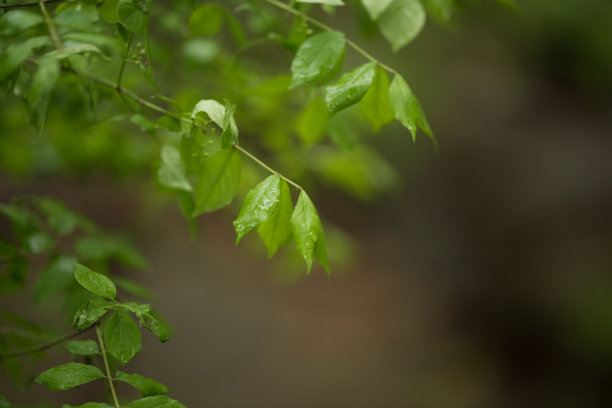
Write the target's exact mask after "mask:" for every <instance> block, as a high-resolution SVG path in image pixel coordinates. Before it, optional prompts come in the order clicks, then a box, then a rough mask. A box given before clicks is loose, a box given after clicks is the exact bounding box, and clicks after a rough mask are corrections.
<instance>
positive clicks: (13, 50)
mask: <svg viewBox="0 0 612 408" xmlns="http://www.w3.org/2000/svg"><path fill="white" fill-rule="evenodd" d="M50 43H51V40H50V39H49V37H34V38H29V39H27V40H25V41H23V42H20V43H17V44H13V45H11V46H10V47H8V49H7V50H6V51H5V52H4V56H3V58H2V59H1V60H0V82H1V81H4V79H5V78H6V77H8V76H9V75H10V74H11V73H12V72H13V71H15V70H16V69H17V68H19V65H21V64H22V63H23V61H25V60H26V59H27V58H28V57H29V56H30V54H31V53H32V51H34V50H35V49H36V48H40V47H43V46H45V45H49V44H50Z"/></svg>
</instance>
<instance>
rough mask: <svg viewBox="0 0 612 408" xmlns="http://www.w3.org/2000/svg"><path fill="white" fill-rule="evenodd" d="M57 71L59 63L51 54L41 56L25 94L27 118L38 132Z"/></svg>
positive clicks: (45, 115)
mask: <svg viewBox="0 0 612 408" xmlns="http://www.w3.org/2000/svg"><path fill="white" fill-rule="evenodd" d="M59 72H60V65H59V62H58V60H57V59H56V58H54V57H52V56H51V57H45V58H42V59H41V60H40V63H39V64H38V67H37V68H36V72H34V76H33V77H32V83H31V84H30V87H29V88H28V90H27V92H26V94H25V99H26V103H27V106H28V118H29V119H30V123H32V125H34V127H35V128H36V129H37V130H38V131H39V132H42V129H43V128H44V127H45V122H46V120H47V110H48V108H49V97H50V95H51V91H52V90H53V87H54V86H55V82H56V81H57V78H58V77H59Z"/></svg>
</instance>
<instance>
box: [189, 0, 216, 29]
mask: <svg viewBox="0 0 612 408" xmlns="http://www.w3.org/2000/svg"><path fill="white" fill-rule="evenodd" d="M223 14H224V13H223V8H221V7H219V6H217V5H216V4H211V3H207V4H204V5H201V6H199V7H197V8H196V9H195V10H193V11H192V12H191V14H190V15H189V19H188V20H187V26H188V27H189V34H191V35H202V36H210V35H215V34H217V32H219V30H220V29H221V27H222V26H223Z"/></svg>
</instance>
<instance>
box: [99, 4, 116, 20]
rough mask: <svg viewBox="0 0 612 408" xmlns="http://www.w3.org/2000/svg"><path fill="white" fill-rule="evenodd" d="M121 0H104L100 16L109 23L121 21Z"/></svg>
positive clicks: (100, 8)
mask: <svg viewBox="0 0 612 408" xmlns="http://www.w3.org/2000/svg"><path fill="white" fill-rule="evenodd" d="M118 8H119V0H104V3H102V5H101V6H100V7H99V8H98V12H99V13H100V17H101V18H102V20H104V21H106V22H107V23H111V24H115V23H118V22H119V13H118Z"/></svg>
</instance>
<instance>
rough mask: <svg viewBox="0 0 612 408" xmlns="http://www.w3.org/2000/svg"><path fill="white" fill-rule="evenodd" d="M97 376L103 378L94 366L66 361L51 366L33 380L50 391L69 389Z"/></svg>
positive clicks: (95, 378)
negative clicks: (65, 362)
mask: <svg viewBox="0 0 612 408" xmlns="http://www.w3.org/2000/svg"><path fill="white" fill-rule="evenodd" d="M98 378H104V374H102V371H100V369H99V368H98V367H96V366H92V365H87V364H80V363H67V364H62V365H60V366H57V367H53V368H50V369H48V370H47V371H45V372H44V373H42V374H41V375H39V376H38V377H36V379H35V380H34V381H36V382H37V383H39V384H42V385H44V386H45V387H47V388H48V389H50V390H52V391H61V390H69V389H70V388H73V387H76V386H77V385H81V384H86V383H88V382H91V381H93V380H97V379H98Z"/></svg>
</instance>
